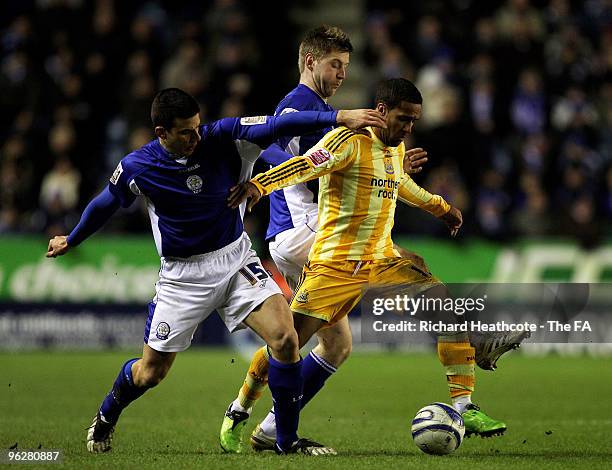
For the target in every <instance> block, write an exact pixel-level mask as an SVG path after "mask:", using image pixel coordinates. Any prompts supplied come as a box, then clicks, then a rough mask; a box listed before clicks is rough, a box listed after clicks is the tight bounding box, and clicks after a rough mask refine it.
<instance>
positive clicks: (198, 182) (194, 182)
mask: <svg viewBox="0 0 612 470" xmlns="http://www.w3.org/2000/svg"><path fill="white" fill-rule="evenodd" d="M186 183H187V187H188V188H189V189H191V190H192V191H193V193H194V194H198V193H199V192H200V191H202V185H203V184H204V182H203V181H202V178H201V177H200V176H198V175H190V176H188V177H187V181H186Z"/></svg>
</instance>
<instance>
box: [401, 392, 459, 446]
mask: <svg viewBox="0 0 612 470" xmlns="http://www.w3.org/2000/svg"><path fill="white" fill-rule="evenodd" d="M464 434H465V426H464V425H463V418H462V417H461V415H460V414H459V412H458V411H457V410H455V409H454V408H453V407H452V406H450V405H447V404H445V403H432V404H431V405H427V406H425V407H423V408H421V409H420V410H419V411H418V412H417V414H416V416H415V417H414V419H413V420H412V439H414V443H415V444H416V445H417V447H418V448H419V449H421V450H422V451H423V452H425V453H427V454H434V455H444V454H450V453H451V452H453V451H454V450H455V449H456V448H457V447H459V446H460V445H461V441H463V435H464Z"/></svg>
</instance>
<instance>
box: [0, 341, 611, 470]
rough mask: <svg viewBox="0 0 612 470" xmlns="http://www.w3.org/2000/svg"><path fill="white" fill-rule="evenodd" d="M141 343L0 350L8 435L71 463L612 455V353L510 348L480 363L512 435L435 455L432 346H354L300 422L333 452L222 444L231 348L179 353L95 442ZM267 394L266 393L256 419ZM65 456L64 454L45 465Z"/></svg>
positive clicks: (337, 463)
mask: <svg viewBox="0 0 612 470" xmlns="http://www.w3.org/2000/svg"><path fill="white" fill-rule="evenodd" d="M134 355H137V354H132V355H131V356H130V354H129V353H127V354H126V353H117V352H103V353H102V352H101V353H83V352H73V353H67V352H44V353H43V352H40V353H19V354H6V353H4V354H0V371H2V374H1V376H2V382H1V383H0V448H2V449H7V448H8V447H10V446H13V445H14V444H15V443H17V444H18V447H19V448H21V449H25V448H31V449H36V448H38V447H39V446H41V447H42V449H61V450H62V452H63V463H62V465H61V467H62V468H75V469H77V468H78V469H81V468H143V469H144V468H154V469H156V470H157V469H159V468H167V467H172V468H196V467H197V468H228V469H229V468H231V469H235V468H254V469H255V468H290V467H294V466H296V465H299V467H300V468H304V469H308V468H316V469H322V468H348V467H350V468H352V469H358V468H368V469H372V468H406V467H409V466H418V467H419V468H422V469H427V468H440V467H442V466H445V467H446V466H453V468H470V469H474V470H475V469H481V468H482V469H485V468H486V469H489V470H490V469H492V468H501V467H502V466H503V467H511V468H539V469H546V468H572V467H585V466H586V467H589V468H590V469H593V468H610V463H611V462H612V445H611V441H610V436H611V435H612V432H611V431H612V417H611V416H610V396H612V374H611V373H610V372H611V371H612V369H611V368H610V362H609V360H606V359H591V358H587V357H571V358H567V357H566V358H562V357H558V356H552V357H541V358H535V357H526V356H520V355H517V354H512V355H511V356H512V357H507V358H503V359H502V360H501V361H500V368H499V371H498V372H495V373H486V372H483V371H480V373H479V374H478V376H477V393H476V394H475V396H474V398H475V400H476V401H477V402H478V403H479V404H480V405H481V406H482V408H483V410H485V411H486V412H487V413H489V414H491V415H492V416H495V417H499V418H501V419H504V420H505V421H506V423H507V424H508V428H509V429H508V431H507V433H506V435H505V436H503V437H499V438H491V439H480V438H472V439H466V440H465V441H464V443H463V444H462V446H461V447H460V448H459V450H458V451H456V452H455V453H453V454H451V455H449V456H445V457H434V456H428V455H425V454H423V453H421V452H420V451H419V450H418V449H417V448H416V447H415V446H414V444H413V443H412V439H411V437H410V421H411V419H412V417H413V415H414V413H415V412H416V411H417V410H418V409H419V408H420V407H421V406H423V405H425V404H427V403H430V402H433V401H445V402H448V401H449V399H448V396H447V390H446V385H445V382H444V378H443V377H442V370H441V367H440V365H439V363H438V362H437V359H436V357H435V355H434V354H433V353H432V354H420V355H419V354H412V355H406V354H399V353H398V354H394V353H385V354H354V355H353V357H352V358H351V359H350V360H349V361H348V362H347V363H346V364H345V365H344V366H343V367H342V368H341V369H340V371H339V373H338V374H336V376H335V377H333V378H332V379H331V380H330V381H329V383H328V384H327V385H326V387H325V389H324V390H323V392H322V393H321V394H320V396H318V397H317V398H316V400H314V401H313V402H312V403H311V404H309V406H308V407H307V408H306V410H305V411H304V413H303V414H302V419H301V423H300V429H301V434H302V435H304V436H308V437H312V438H315V439H316V440H320V441H321V442H324V443H327V444H329V445H332V446H333V447H335V448H336V449H338V450H339V454H340V455H338V456H336V457H305V456H285V457H278V456H276V455H273V454H271V453H264V454H256V453H254V452H252V451H250V450H249V452H248V453H246V454H244V455H225V454H223V453H222V452H221V450H220V448H219V443H218V440H217V433H218V430H219V426H220V424H221V419H222V416H223V412H224V410H225V408H226V406H227V404H228V403H229V401H230V400H231V399H233V398H234V396H235V394H236V392H237V390H238V387H239V385H240V384H241V382H242V378H243V376H244V372H245V371H246V362H245V361H244V360H243V359H241V358H239V356H238V353H236V352H233V351H230V350H199V351H198V350H193V351H188V352H186V353H182V354H181V355H179V357H178V359H177V361H176V363H175V365H174V367H173V369H172V371H171V373H170V375H169V376H168V378H167V379H166V380H165V381H164V383H162V384H161V385H160V386H159V387H157V388H156V389H153V390H150V391H149V392H147V394H146V395H145V396H143V397H142V398H141V399H139V400H138V401H137V402H135V403H133V404H132V405H131V406H130V407H129V408H128V409H127V410H126V411H125V412H124V413H123V415H122V417H121V420H120V422H119V424H118V427H117V431H116V433H115V439H114V441H113V445H114V448H113V450H112V452H110V453H107V454H101V455H91V454H88V453H87V451H86V449H85V434H86V433H85V428H86V427H87V426H88V425H89V424H90V421H91V418H92V416H93V414H94V412H95V410H96V409H97V407H98V406H99V403H100V401H101V399H102V398H103V396H104V394H105V393H106V391H107V390H108V389H109V388H110V386H111V384H112V381H113V380H114V378H115V376H116V373H117V371H118V368H119V366H120V364H121V363H123V361H125V360H126V359H128V358H129V357H133V356H134ZM269 406H270V399H269V398H268V397H267V396H266V398H264V399H262V400H261V402H260V403H259V404H258V406H257V408H256V411H255V413H254V416H253V417H252V418H251V422H250V423H249V425H248V426H247V429H248V431H249V432H250V430H251V429H252V428H253V427H254V426H255V424H256V423H257V422H258V421H257V420H258V419H260V418H262V417H263V415H264V414H265V412H266V410H267V409H268V408H269ZM48 466H49V467H52V468H58V465H53V466H51V465H48Z"/></svg>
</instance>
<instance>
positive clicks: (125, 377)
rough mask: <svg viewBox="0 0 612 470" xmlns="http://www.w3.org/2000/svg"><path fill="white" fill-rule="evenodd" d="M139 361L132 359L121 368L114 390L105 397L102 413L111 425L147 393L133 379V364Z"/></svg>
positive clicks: (145, 389)
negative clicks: (125, 409) (131, 404)
mask: <svg viewBox="0 0 612 470" xmlns="http://www.w3.org/2000/svg"><path fill="white" fill-rule="evenodd" d="M138 359H139V358H136V359H130V360H129V361H127V362H126V363H125V364H123V366H121V370H120V371H119V375H118V376H117V378H116V379H115V383H114V384H113V388H112V389H111V391H110V392H108V395H106V397H104V401H103V402H102V406H100V413H102V416H104V420H105V421H107V422H109V423H116V422H117V420H118V419H119V415H120V414H121V412H122V411H123V409H124V408H125V407H126V406H128V405H129V404H130V403H132V402H133V401H134V400H136V398H138V397H140V396H141V395H142V394H143V393H144V392H146V391H147V387H136V386H135V385H134V379H133V378H132V364H134V362H136V361H137V360H138Z"/></svg>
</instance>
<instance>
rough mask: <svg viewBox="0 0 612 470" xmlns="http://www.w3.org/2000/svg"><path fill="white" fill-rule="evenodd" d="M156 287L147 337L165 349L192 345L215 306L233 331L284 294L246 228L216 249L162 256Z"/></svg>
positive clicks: (179, 349)
mask: <svg viewBox="0 0 612 470" xmlns="http://www.w3.org/2000/svg"><path fill="white" fill-rule="evenodd" d="M155 291H156V294H155V297H154V298H153V301H152V302H151V303H150V304H149V316H148V318H147V323H146V326H145V334H144V342H145V343H146V344H148V345H149V346H150V347H151V348H153V349H155V350H156V351H162V352H178V351H184V350H185V349H187V348H188V347H189V346H190V345H191V340H192V339H193V335H194V333H195V331H196V328H197V327H198V325H199V324H200V322H202V321H203V320H204V319H206V318H207V317H208V316H209V315H210V314H211V312H213V311H214V310H216V311H217V312H218V313H219V316H220V317H221V319H222V320H223V321H224V322H225V325H226V326H227V328H228V330H229V331H230V332H231V331H234V330H235V329H237V328H239V327H241V326H242V325H241V324H242V321H243V320H244V319H245V318H246V317H247V316H248V315H249V314H250V313H251V312H252V311H253V310H254V309H255V308H256V307H257V306H259V305H260V304H261V303H263V302H264V301H265V300H266V299H267V298H269V297H271V296H273V295H274V294H281V290H280V288H279V287H278V286H277V285H276V283H275V282H274V281H273V280H272V277H271V276H270V275H269V274H268V272H267V271H266V270H265V269H264V268H263V267H262V265H261V261H260V260H259V258H258V257H257V253H255V251H253V250H252V249H251V240H250V239H249V237H248V236H247V234H246V233H243V235H242V236H241V237H240V238H239V239H238V240H236V241H235V242H233V243H230V244H229V245H227V246H225V247H223V248H221V249H220V250H217V251H213V252H211V253H206V254H203V255H195V256H191V257H190V258H162V261H161V268H160V270H159V281H158V282H157V284H156V285H155Z"/></svg>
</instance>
